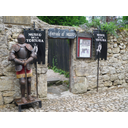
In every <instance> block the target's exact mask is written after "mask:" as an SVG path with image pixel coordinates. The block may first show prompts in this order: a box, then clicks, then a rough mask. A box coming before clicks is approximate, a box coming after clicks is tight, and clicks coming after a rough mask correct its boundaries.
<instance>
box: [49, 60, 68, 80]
mask: <svg viewBox="0 0 128 128" xmlns="http://www.w3.org/2000/svg"><path fill="white" fill-rule="evenodd" d="M55 63H56V64H57V59H55V60H54V58H53V59H52V64H53V67H50V66H49V69H52V70H53V71H54V72H57V73H60V74H64V75H65V77H66V78H69V72H66V71H64V70H62V69H58V68H57V67H56V66H55Z"/></svg>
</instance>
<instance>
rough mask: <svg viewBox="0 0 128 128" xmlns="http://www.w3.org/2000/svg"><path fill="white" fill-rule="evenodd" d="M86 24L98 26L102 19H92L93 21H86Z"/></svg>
mask: <svg viewBox="0 0 128 128" xmlns="http://www.w3.org/2000/svg"><path fill="white" fill-rule="evenodd" d="M86 26H87V27H89V28H90V27H95V28H96V27H98V26H100V20H99V19H92V22H91V23H86Z"/></svg>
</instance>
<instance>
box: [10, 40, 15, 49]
mask: <svg viewBox="0 0 128 128" xmlns="http://www.w3.org/2000/svg"><path fill="white" fill-rule="evenodd" d="M14 44H16V42H14V41H11V42H9V43H8V48H9V50H10V49H11V47H12V46H13V45H14Z"/></svg>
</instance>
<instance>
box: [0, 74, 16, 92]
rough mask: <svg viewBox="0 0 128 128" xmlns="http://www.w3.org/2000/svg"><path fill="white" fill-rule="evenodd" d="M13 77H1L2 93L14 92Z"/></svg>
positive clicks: (0, 89) (0, 87) (0, 86)
mask: <svg viewBox="0 0 128 128" xmlns="http://www.w3.org/2000/svg"><path fill="white" fill-rule="evenodd" d="M13 80H14V78H13V77H5V76H2V77H0V91H8V90H14V89H15V88H14V83H13Z"/></svg>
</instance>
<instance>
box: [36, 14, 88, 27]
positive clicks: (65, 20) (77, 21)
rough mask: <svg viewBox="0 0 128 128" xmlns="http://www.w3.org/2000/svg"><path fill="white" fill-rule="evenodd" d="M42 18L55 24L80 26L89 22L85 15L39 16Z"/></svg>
mask: <svg viewBox="0 0 128 128" xmlns="http://www.w3.org/2000/svg"><path fill="white" fill-rule="evenodd" d="M37 17H38V18H39V19H40V20H42V21H44V22H47V23H49V24H53V25H63V26H79V25H81V24H84V23H87V22H88V21H87V20H86V17H85V16H37Z"/></svg>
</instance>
